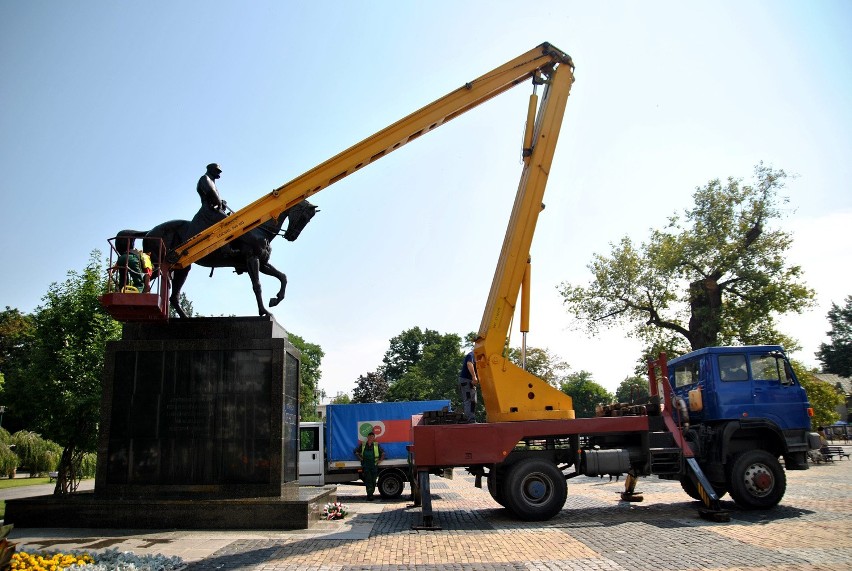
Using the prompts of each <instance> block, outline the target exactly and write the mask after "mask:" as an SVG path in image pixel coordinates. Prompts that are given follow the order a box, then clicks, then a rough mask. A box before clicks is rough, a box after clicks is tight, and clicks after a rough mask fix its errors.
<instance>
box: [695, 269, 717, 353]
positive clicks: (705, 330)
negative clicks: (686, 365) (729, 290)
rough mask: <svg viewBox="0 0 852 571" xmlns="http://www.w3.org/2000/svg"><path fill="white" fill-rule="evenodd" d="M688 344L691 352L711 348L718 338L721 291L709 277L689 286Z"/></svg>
mask: <svg viewBox="0 0 852 571" xmlns="http://www.w3.org/2000/svg"><path fill="white" fill-rule="evenodd" d="M689 306H690V317H689V343H690V345H691V346H692V350H693V351H695V350H696V349H702V348H704V347H712V346H714V345H716V342H717V339H718V338H719V329H720V322H719V319H720V314H721V311H722V289H721V288H720V287H719V282H718V279H717V278H715V277H713V276H710V277H706V278H704V279H700V280H697V281H694V282H692V283H691V284H689Z"/></svg>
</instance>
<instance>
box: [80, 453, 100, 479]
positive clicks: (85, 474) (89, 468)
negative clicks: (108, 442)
mask: <svg viewBox="0 0 852 571" xmlns="http://www.w3.org/2000/svg"><path fill="white" fill-rule="evenodd" d="M97 467H98V455H97V454H96V453H94V452H86V453H85V454H83V461H82V462H80V477H81V478H94V477H95V471H96V469H97Z"/></svg>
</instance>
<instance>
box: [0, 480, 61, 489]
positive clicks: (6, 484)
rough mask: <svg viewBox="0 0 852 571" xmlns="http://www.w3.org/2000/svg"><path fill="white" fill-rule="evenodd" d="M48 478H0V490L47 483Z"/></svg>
mask: <svg viewBox="0 0 852 571" xmlns="http://www.w3.org/2000/svg"><path fill="white" fill-rule="evenodd" d="M49 483H51V482H50V478H12V479H11V480H10V479H8V478H3V479H0V490H5V489H6V488H19V487H21V486H35V485H36V484H49Z"/></svg>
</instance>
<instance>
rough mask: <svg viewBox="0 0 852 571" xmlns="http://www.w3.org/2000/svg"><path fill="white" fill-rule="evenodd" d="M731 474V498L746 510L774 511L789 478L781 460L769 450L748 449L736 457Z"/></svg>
mask: <svg viewBox="0 0 852 571" xmlns="http://www.w3.org/2000/svg"><path fill="white" fill-rule="evenodd" d="M730 466H731V468H730V471H729V472H728V489H729V490H730V493H731V497H732V498H733V499H734V501H735V502H736V503H737V505H738V506H740V507H741V508H743V509H747V510H756V509H766V508H771V507H773V506H775V505H777V504H778V502H780V501H781V498H783V497H784V492H785V491H786V490H787V475H786V474H785V473H784V469H783V468H782V467H781V463H780V462H778V458H776V457H775V456H773V455H772V454H770V453H769V452H767V451H766V450H748V451H746V452H741V453H740V454H737V455H736V456H734V458H733V462H731V464H730Z"/></svg>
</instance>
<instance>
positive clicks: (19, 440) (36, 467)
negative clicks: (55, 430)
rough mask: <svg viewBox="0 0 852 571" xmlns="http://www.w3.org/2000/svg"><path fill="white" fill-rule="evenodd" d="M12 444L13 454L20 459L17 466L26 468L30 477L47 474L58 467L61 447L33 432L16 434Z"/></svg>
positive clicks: (26, 431) (23, 431)
mask: <svg viewBox="0 0 852 571" xmlns="http://www.w3.org/2000/svg"><path fill="white" fill-rule="evenodd" d="M12 443H13V444H14V445H15V454H17V456H18V458H20V464H19V466H26V467H27V469H28V470H29V471H30V477H33V478H34V477H36V476H38V475H44V474H47V473H48V472H52V471H54V470H56V468H57V467H58V466H59V460H60V458H61V457H62V447H61V446H59V445H58V444H57V443H55V442H51V441H50V440H45V439H44V438H42V437H41V435H39V434H36V433H35V432H29V431H28V430H21V431H19V432H16V433H15V434H13V435H12Z"/></svg>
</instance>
